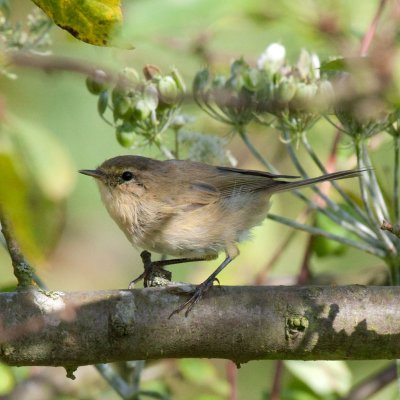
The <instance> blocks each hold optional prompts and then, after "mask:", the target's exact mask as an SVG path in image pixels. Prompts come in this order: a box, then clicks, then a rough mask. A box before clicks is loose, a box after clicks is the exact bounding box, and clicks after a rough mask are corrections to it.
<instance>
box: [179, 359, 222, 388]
mask: <svg viewBox="0 0 400 400" xmlns="http://www.w3.org/2000/svg"><path fill="white" fill-rule="evenodd" d="M178 365H179V370H180V372H181V373H182V375H183V377H184V378H185V379H186V380H188V381H189V382H192V383H194V384H197V385H199V386H206V387H210V388H212V389H213V391H214V392H216V393H217V394H219V395H223V396H226V395H227V394H228V392H229V388H228V384H227V382H226V381H225V380H221V379H220V378H219V377H218V374H217V370H216V369H215V367H214V365H213V364H212V363H211V362H210V361H208V360H197V359H192V358H184V359H182V360H179V364H178Z"/></svg>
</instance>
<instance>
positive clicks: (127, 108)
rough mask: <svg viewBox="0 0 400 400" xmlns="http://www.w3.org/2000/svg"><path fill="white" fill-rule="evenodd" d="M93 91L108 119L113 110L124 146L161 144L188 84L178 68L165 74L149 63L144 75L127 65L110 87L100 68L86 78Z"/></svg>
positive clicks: (102, 113) (103, 114)
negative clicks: (162, 135) (107, 114)
mask: <svg viewBox="0 0 400 400" xmlns="http://www.w3.org/2000/svg"><path fill="white" fill-rule="evenodd" d="M86 86H87V88H88V90H89V91H90V93H92V94H94V95H97V96H99V98H98V103H97V106H98V107H97V108H98V112H99V114H100V115H101V116H102V118H103V119H105V112H106V110H107V109H109V110H111V111H112V115H113V122H112V123H111V122H109V121H108V122H109V123H110V124H111V125H112V126H114V127H115V129H116V136H117V140H118V142H119V143H120V144H121V145H122V146H124V147H135V146H138V145H141V144H148V143H155V144H157V145H159V144H160V143H161V134H162V133H163V132H164V131H165V130H166V129H167V128H168V127H169V126H170V125H171V124H172V122H173V121H174V118H175V117H176V115H177V112H178V111H179V106H180V104H181V102H182V98H183V95H184V93H185V84H184V82H183V80H182V78H181V76H180V74H179V72H178V71H177V70H176V69H172V71H171V72H170V73H169V74H167V75H163V74H162V73H161V71H160V69H159V68H157V67H155V66H153V65H146V66H145V67H144V69H143V77H142V78H141V77H140V76H139V74H138V72H137V71H136V70H135V69H133V68H125V69H124V70H123V71H122V73H121V74H120V75H119V77H118V82H117V83H116V84H115V85H114V86H113V87H111V85H110V81H109V79H108V78H107V75H106V73H105V72H103V71H101V70H97V71H95V72H94V74H93V75H92V76H89V77H88V78H87V79H86Z"/></svg>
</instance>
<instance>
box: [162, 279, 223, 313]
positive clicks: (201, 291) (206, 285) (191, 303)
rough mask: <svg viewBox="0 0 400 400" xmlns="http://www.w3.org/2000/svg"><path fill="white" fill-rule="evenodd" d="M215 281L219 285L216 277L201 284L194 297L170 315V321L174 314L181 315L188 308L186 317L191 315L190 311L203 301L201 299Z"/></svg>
mask: <svg viewBox="0 0 400 400" xmlns="http://www.w3.org/2000/svg"><path fill="white" fill-rule="evenodd" d="M214 281H217V282H218V285H219V280H218V279H217V278H215V277H209V278H207V279H206V280H205V281H204V282H203V283H200V285H198V286H197V287H196V289H195V290H194V292H193V294H192V297H191V298H190V299H189V300H187V301H185V303H183V304H182V305H181V306H179V307H178V308H177V309H176V310H174V311H172V313H171V314H170V315H169V317H168V319H170V318H171V317H172V316H173V315H174V314H178V313H180V312H181V311H182V310H184V309H185V308H186V311H185V317H187V316H188V315H189V313H190V311H191V310H192V309H193V307H194V306H195V305H196V304H197V303H198V302H199V301H200V300H201V298H202V297H203V296H204V293H206V292H207V290H208V289H210V287H212V286H213V284H214Z"/></svg>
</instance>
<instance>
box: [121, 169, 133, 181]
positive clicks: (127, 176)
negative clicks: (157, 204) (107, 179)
mask: <svg viewBox="0 0 400 400" xmlns="http://www.w3.org/2000/svg"><path fill="white" fill-rule="evenodd" d="M133 177H134V176H133V174H132V172H130V171H125V172H123V173H122V175H121V178H122V179H123V180H124V181H130V180H132V179H133Z"/></svg>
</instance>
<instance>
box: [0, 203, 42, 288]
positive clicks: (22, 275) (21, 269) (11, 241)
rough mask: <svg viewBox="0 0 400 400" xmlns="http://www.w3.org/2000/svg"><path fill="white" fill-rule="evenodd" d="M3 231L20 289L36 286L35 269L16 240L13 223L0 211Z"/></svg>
mask: <svg viewBox="0 0 400 400" xmlns="http://www.w3.org/2000/svg"><path fill="white" fill-rule="evenodd" d="M0 222H1V231H2V233H3V236H4V239H5V242H6V245H7V249H8V253H9V254H10V257H11V262H12V266H13V268H14V276H15V277H16V278H17V281H18V286H17V287H18V288H27V287H32V286H34V281H33V268H32V267H31V266H30V265H29V263H28V262H27V261H26V260H25V257H24V255H23V254H22V252H21V249H20V247H19V245H18V243H17V241H16V240H15V238H14V236H13V233H12V227H11V223H10V221H9V220H8V218H7V217H6V216H5V215H4V213H3V212H2V211H1V210H0Z"/></svg>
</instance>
